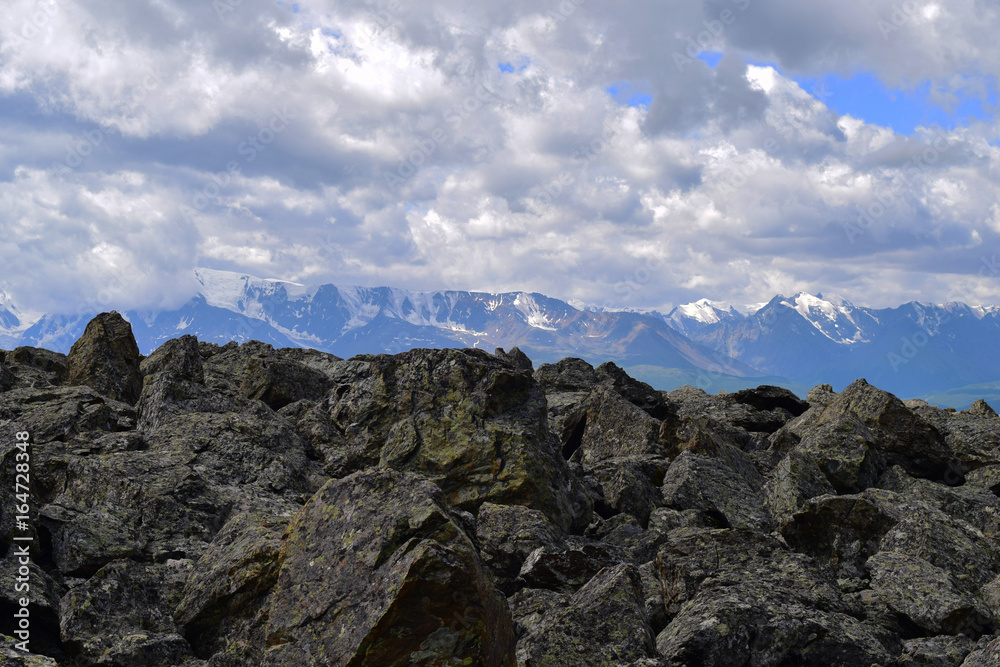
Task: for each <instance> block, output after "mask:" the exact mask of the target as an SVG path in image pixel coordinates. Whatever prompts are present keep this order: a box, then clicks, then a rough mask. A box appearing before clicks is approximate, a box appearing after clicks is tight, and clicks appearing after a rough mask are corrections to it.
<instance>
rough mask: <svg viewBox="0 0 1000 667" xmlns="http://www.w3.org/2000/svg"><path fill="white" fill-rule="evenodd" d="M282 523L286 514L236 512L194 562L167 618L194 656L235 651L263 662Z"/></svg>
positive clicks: (285, 518) (248, 661) (252, 662)
mask: <svg viewBox="0 0 1000 667" xmlns="http://www.w3.org/2000/svg"><path fill="white" fill-rule="evenodd" d="M288 521H289V517H287V516H281V515H268V514H258V513H251V512H240V513H238V514H236V515H235V516H233V517H232V518H231V519H230V520H229V521H228V522H227V523H226V525H225V526H224V527H223V528H222V530H220V531H219V532H218V534H217V535H216V536H215V539H214V540H213V541H212V544H211V545H210V546H209V548H208V549H207V550H206V551H205V553H203V554H202V556H201V558H199V559H198V561H197V562H195V563H194V565H193V567H192V571H191V574H190V576H189V577H188V579H187V582H186V586H185V588H184V591H183V597H182V598H181V600H180V602H179V603H178V605H177V607H176V608H175V610H174V615H173V617H174V620H175V621H176V622H177V624H178V625H179V626H181V627H182V628H183V629H184V633H183V634H184V636H185V637H187V638H188V640H189V641H190V642H191V644H192V647H193V649H194V651H195V653H196V654H197V655H199V656H203V657H206V658H208V657H211V656H213V655H216V654H220V655H225V653H226V651H227V650H229V651H235V650H237V649H238V650H240V651H242V652H243V659H244V661H245V662H246V663H249V664H257V663H260V662H261V661H262V660H263V655H264V651H265V649H266V643H265V641H264V634H263V633H264V631H263V626H264V623H265V620H266V618H267V616H266V610H267V600H268V598H267V595H268V593H269V592H270V591H271V589H272V588H273V587H274V584H275V583H276V582H277V580H278V570H279V567H280V562H279V550H280V548H281V536H282V533H283V531H284V529H285V527H286V526H287V525H288Z"/></svg>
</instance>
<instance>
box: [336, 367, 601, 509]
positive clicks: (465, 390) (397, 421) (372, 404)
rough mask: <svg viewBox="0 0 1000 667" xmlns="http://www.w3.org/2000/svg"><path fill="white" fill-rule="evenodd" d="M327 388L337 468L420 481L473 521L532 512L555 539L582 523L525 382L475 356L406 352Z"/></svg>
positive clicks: (577, 500) (531, 385)
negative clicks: (336, 436)
mask: <svg viewBox="0 0 1000 667" xmlns="http://www.w3.org/2000/svg"><path fill="white" fill-rule="evenodd" d="M334 383H335V387H334V388H333V389H332V390H331V391H330V393H329V394H328V396H327V398H326V399H325V402H324V403H323V407H324V409H325V411H326V413H327V415H328V417H329V419H330V422H331V424H332V426H333V427H334V428H335V429H336V430H337V431H339V432H340V433H341V434H342V435H343V438H344V448H345V452H344V454H345V457H346V458H347V460H348V464H347V465H346V466H345V467H348V468H350V467H354V468H355V469H362V468H365V467H369V466H380V467H383V468H392V469H396V470H405V471H410V472H416V473H420V474H422V475H425V476H426V477H428V478H429V479H431V480H432V481H433V482H434V483H436V484H437V485H438V486H440V487H441V489H442V490H443V491H444V492H445V495H446V497H447V499H448V502H449V503H450V504H451V505H453V506H456V507H458V508H460V509H463V510H467V511H470V512H473V513H474V512H476V511H477V510H478V508H479V506H480V505H482V504H483V503H484V502H487V501H489V502H494V503H498V504H510V505H524V506H526V507H532V508H535V509H539V510H541V511H543V512H545V514H546V515H547V516H548V517H549V518H550V519H551V520H552V521H553V522H554V523H555V524H556V525H557V526H559V527H560V528H562V529H568V528H570V527H574V526H575V527H582V526H586V524H587V523H588V522H589V519H590V507H589V506H588V505H587V503H586V499H585V497H584V496H583V495H582V493H580V492H579V491H578V490H577V487H576V484H575V482H574V480H573V478H572V476H571V474H570V470H569V467H568V466H567V464H566V461H565V460H564V459H563V457H562V454H561V452H560V451H559V446H558V443H557V442H556V440H555V438H554V437H553V436H552V434H551V433H550V432H549V430H548V423H547V420H546V404H545V396H544V394H543V393H542V390H541V388H540V387H539V386H538V384H537V382H535V381H534V379H533V378H532V376H531V374H530V373H528V372H526V371H521V370H519V369H517V368H515V367H513V366H511V365H510V364H508V363H507V362H505V361H504V360H502V359H498V358H497V357H495V356H493V355H491V354H487V353H486V352H482V351H480V350H411V351H409V352H404V353H402V354H398V355H395V356H387V355H379V356H375V357H355V358H354V359H352V360H349V361H348V362H344V364H342V365H341V367H340V368H339V369H338V374H337V375H336V376H335V377H334Z"/></svg>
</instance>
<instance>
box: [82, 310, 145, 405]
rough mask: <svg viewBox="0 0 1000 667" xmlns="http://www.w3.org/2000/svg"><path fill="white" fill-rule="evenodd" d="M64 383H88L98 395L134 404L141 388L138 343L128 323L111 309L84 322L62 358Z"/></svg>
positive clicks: (86, 384)
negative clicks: (64, 362) (81, 331)
mask: <svg viewBox="0 0 1000 667" xmlns="http://www.w3.org/2000/svg"><path fill="white" fill-rule="evenodd" d="M66 365H67V372H66V383H67V384H69V385H85V386H88V387H91V388H92V389H94V390H95V391H97V393H99V394H101V395H102V396H107V397H108V398H111V399H114V400H116V401H122V402H123V403H128V404H130V405H135V402H136V401H138V400H139V392H141V391H142V372H141V371H140V370H139V346H138V345H136V343H135V338H134V337H133V336H132V325H131V324H129V323H128V322H126V321H125V318H123V317H122V316H121V315H119V314H118V313H117V312H115V311H111V312H110V313H101V314H100V315H98V316H97V317H95V318H94V319H92V320H91V321H90V322H89V323H88V324H87V328H86V330H85V331H84V332H83V336H82V337H81V338H80V340H78V341H76V342H75V343H74V344H73V347H72V348H70V351H69V356H68V357H67V359H66Z"/></svg>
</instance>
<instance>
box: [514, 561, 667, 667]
mask: <svg viewBox="0 0 1000 667" xmlns="http://www.w3.org/2000/svg"><path fill="white" fill-rule="evenodd" d="M655 656H656V651H655V649H654V647H653V634H652V630H651V629H650V627H649V623H648V620H647V618H646V610H645V604H644V600H643V590H642V583H641V580H640V576H639V573H638V572H637V571H636V569H635V568H634V567H632V566H630V565H616V566H613V567H609V568H607V569H604V570H602V571H601V572H600V573H599V574H597V575H596V576H595V577H594V578H593V579H591V580H590V582H588V583H587V585H586V586H584V587H583V588H581V589H580V590H579V591H577V592H576V593H575V594H573V595H572V596H570V597H569V598H568V599H565V600H564V601H563V602H562V604H559V605H558V606H553V607H550V608H549V609H548V611H546V612H544V613H542V614H541V615H540V618H538V619H537V620H534V622H532V623H530V624H528V629H527V632H526V633H525V635H524V636H523V637H522V638H521V639H520V640H519V641H518V643H517V660H518V664H521V665H551V666H552V667H559V666H562V665H565V667H588V666H593V667H603V666H605V665H630V664H634V663H635V664H638V662H639V661H640V660H643V659H647V658H654V657H655Z"/></svg>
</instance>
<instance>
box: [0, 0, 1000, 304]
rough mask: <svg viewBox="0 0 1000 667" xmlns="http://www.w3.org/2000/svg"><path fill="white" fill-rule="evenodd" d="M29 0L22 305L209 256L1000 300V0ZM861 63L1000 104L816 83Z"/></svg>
mask: <svg viewBox="0 0 1000 667" xmlns="http://www.w3.org/2000/svg"><path fill="white" fill-rule="evenodd" d="M8 4H10V5H11V9H10V12H9V13H10V16H11V17H12V19H11V20H7V21H5V22H4V23H3V24H2V25H0V95H2V98H0V114H2V120H3V122H2V123H0V202H2V206H0V251H2V253H3V256H4V258H5V262H4V266H5V268H4V269H3V270H2V271H0V290H3V291H4V292H6V293H8V294H9V295H10V296H11V298H12V299H13V300H14V301H15V302H16V303H18V304H20V305H21V307H22V309H25V310H29V311H30V310H38V311H40V310H47V311H52V310H57V311H62V312H69V311H71V310H74V309H79V308H81V305H80V304H86V305H88V306H89V307H91V308H105V307H122V308H159V307H164V306H170V305H176V304H177V303H179V302H182V301H184V300H185V299H186V298H188V297H189V296H190V294H191V293H192V291H193V289H194V285H193V283H192V280H191V278H190V273H189V272H190V269H191V268H193V267H195V266H208V267H212V268H220V269H230V270H243V271H247V272H250V273H254V274H256V275H261V276H267V277H280V278H285V279H291V280H297V281H302V282H310V283H318V282H338V283H356V284H365V285H399V286H404V287H409V288H416V289H440V288H456V289H479V290H495V291H501V290H516V289H524V290H531V291H539V292H543V293H546V294H549V295H552V296H556V297H560V298H564V299H575V300H579V301H582V302H585V303H590V304H595V305H600V306H607V307H613V308H663V309H665V308H668V307H669V306H670V305H672V304H676V303H683V302H687V301H693V300H695V299H697V298H700V297H703V296H710V297H711V298H714V299H724V300H730V301H734V302H746V303H750V302H759V301H764V300H767V299H769V298H770V297H771V296H773V295H774V294H775V293H778V292H783V293H794V292H797V291H800V290H806V291H812V292H817V291H827V292H837V293H840V294H842V295H843V296H845V297H848V298H850V299H852V300H854V301H856V302H858V303H863V304H868V305H872V306H885V305H895V304H897V303H900V302H903V301H908V300H911V299H919V300H924V301H939V302H943V301H950V300H963V301H968V302H974V303H980V302H996V301H997V296H996V294H997V287H998V274H1000V271H998V270H997V269H996V264H995V263H993V264H990V260H991V258H992V257H993V256H995V255H997V254H998V252H1000V204H998V201H1000V198H998V193H1000V188H998V186H997V170H998V166H1000V148H998V145H997V126H996V122H995V119H994V118H993V115H992V110H993V109H992V107H991V106H990V100H991V99H993V98H992V97H991V93H992V91H994V90H995V82H996V79H997V75H998V74H1000V71H998V70H1000V53H997V50H998V48H1000V47H998V43H997V40H996V39H995V34H996V31H997V29H998V28H1000V17H998V11H996V10H993V9H989V8H984V6H983V5H982V4H981V3H975V2H972V1H971V0H969V1H961V0H960V1H957V2H951V3H947V5H945V4H944V3H939V2H926V1H920V0H907V1H906V2H899V1H898V0H897V1H895V2H891V1H888V0H849V1H847V2H839V3H834V2H821V3H806V4H803V3H794V2H790V1H787V0H782V1H780V2H768V3H765V2H762V1H760V0H704V1H703V2H700V3H694V2H666V3H640V2H630V3H613V2H610V0H608V1H601V0H561V1H560V2H555V1H553V2H548V3H545V2H543V3H541V4H538V3H526V2H516V1H515V2H503V3H500V2H484V3H478V4H477V5H475V6H469V5H468V3H458V2H453V1H450V0H440V1H437V2H431V3H420V5H419V6H417V7H415V6H413V5H412V3H403V2H401V1H399V0H389V1H388V2H384V3H375V2H369V3H366V2H343V1H338V2H326V1H317V2H299V3H294V4H293V3H288V2H278V3H273V2H270V1H269V2H264V1H263V0H214V1H213V2H204V1H202V0H160V1H158V2H137V3H127V4H124V5H123V4H122V3H118V2H111V1H110V0H86V1H84V0H78V1H73V0H37V1H36V0H30V1H29V0H14V1H12V2H11V3H8ZM712 54H721V56H720V55H714V56H713V57H706V56H708V55H712ZM710 63H711V64H710ZM859 72H867V73H870V74H871V75H872V76H874V77H876V78H877V79H878V80H879V81H880V82H882V84H884V85H885V86H887V87H889V88H899V89H901V90H908V89H914V88H916V87H919V86H927V87H928V88H927V89H928V91H929V92H928V95H927V97H928V99H929V100H930V101H931V102H932V103H933V104H935V105H937V106H939V107H940V108H941V109H943V110H944V111H945V112H946V113H950V112H953V111H954V110H955V108H956V107H957V105H958V104H959V102H960V101H962V100H968V99H977V100H982V105H983V107H984V108H986V109H987V110H988V113H986V114H985V115H984V117H983V118H974V119H972V120H971V121H969V122H967V123H964V124H963V123H959V124H957V125H956V126H955V127H954V129H943V128H941V127H933V126H932V127H923V126H922V127H917V128H916V130H915V131H914V132H913V133H912V134H911V135H902V134H898V133H896V132H894V131H893V130H892V129H890V128H887V127H880V126H878V125H874V124H871V123H867V122H865V120H864V119H862V118H855V117H852V116H851V115H848V114H844V115H839V114H838V113H836V112H835V111H833V110H831V108H829V107H828V106H827V104H826V103H825V100H824V92H823V90H822V89H821V88H820V89H811V88H809V87H808V86H805V85H803V84H799V83H797V82H796V81H803V80H807V79H808V80H821V79H822V77H826V76H830V75H837V76H842V77H850V76H852V75H854V74H857V73H859ZM623 90H628V91H636V94H629V95H623V94H621V93H620V91H623ZM640 102H642V104H640ZM630 103H631V104H630ZM984 259H985V260H986V261H985V262H984Z"/></svg>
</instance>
